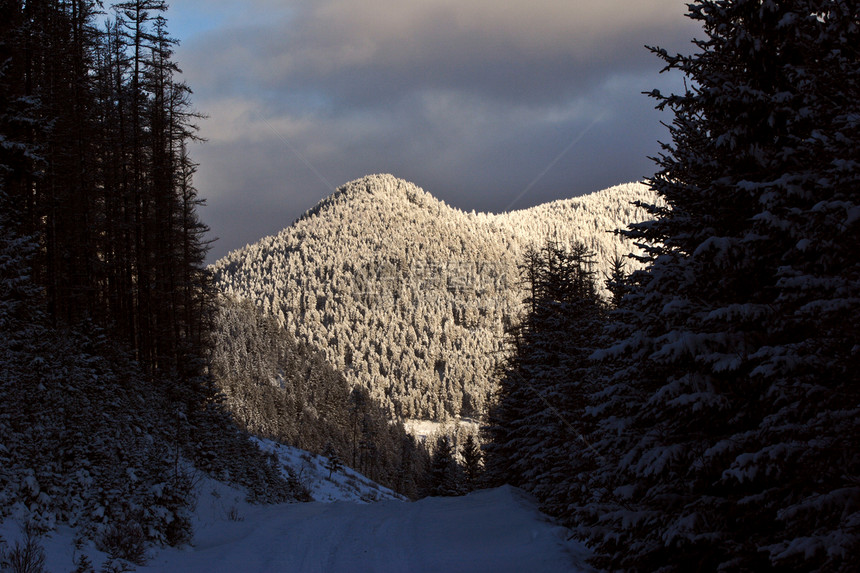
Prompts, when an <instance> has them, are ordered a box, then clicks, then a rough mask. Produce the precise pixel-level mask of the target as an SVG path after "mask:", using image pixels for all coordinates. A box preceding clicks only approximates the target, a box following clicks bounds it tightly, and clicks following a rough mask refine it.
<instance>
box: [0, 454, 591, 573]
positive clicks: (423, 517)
mask: <svg viewBox="0 0 860 573" xmlns="http://www.w3.org/2000/svg"><path fill="white" fill-rule="evenodd" d="M259 444H260V447H261V448H263V449H264V450H267V451H274V452H275V453H276V454H277V455H278V458H279V460H280V462H281V464H282V466H289V467H291V468H293V470H294V472H296V473H298V474H300V478H299V479H300V480H301V481H302V482H303V483H304V484H305V486H306V487H308V489H309V490H310V491H311V495H312V496H313V497H314V499H315V500H317V501H314V502H309V503H287V504H277V505H253V504H250V503H248V502H247V501H246V500H245V493H244V492H243V491H241V490H239V489H236V488H233V487H230V486H228V485H225V484H223V483H220V482H217V481H215V480H212V479H211V478H209V477H206V476H199V479H198V486H197V492H198V498H197V503H196V507H195V511H194V540H193V542H192V543H191V544H190V545H189V546H185V547H180V548H169V547H168V548H162V549H153V550H150V552H149V554H148V556H147V563H146V565H145V566H139V567H137V569H136V570H137V571H140V572H147V571H149V572H172V571H175V572H184V573H193V572H198V571H199V572H206V573H218V572H224V573H227V572H229V573H234V572H242V573H255V572H267V573H268V572H278V571H290V572H316V571H319V572H339V571H343V572H350V573H354V572H362V571H366V572H401V571H408V572H414V573H421V572H436V571H444V572H458V571H464V572H465V571H468V572H471V573H481V572H485V571H486V572H498V573H504V572H506V571H510V572H520V571H541V572H546V573H554V572H576V571H589V570H590V568H589V567H588V566H587V565H586V564H585V559H586V557H587V556H588V550H587V549H586V548H585V547H584V546H583V545H582V544H581V543H579V542H577V541H573V540H570V539H568V537H569V535H570V531H569V530H567V529H565V528H563V527H561V526H559V525H556V524H554V523H553V522H552V521H551V520H550V519H549V518H547V517H546V516H544V515H543V514H541V513H540V512H539V511H538V509H537V503H536V501H535V500H534V499H533V498H532V497H531V496H529V495H528V494H526V493H525V492H523V491H522V490H519V489H517V488H513V487H510V486H503V487H500V488H495V489H490V490H481V491H477V492H474V493H471V494H469V495H467V496H464V497H445V498H426V499H422V500H420V501H417V502H408V501H403V498H402V497H400V496H398V495H397V494H396V493H394V492H392V491H391V490H388V489H386V488H384V487H382V486H379V485H378V484H375V483H374V482H372V481H371V480H369V479H367V478H366V477H364V476H362V475H360V474H358V473H356V472H353V471H352V470H349V469H347V468H344V469H342V470H341V471H340V472H335V473H334V474H333V475H332V479H331V480H329V479H328V475H329V471H328V470H327V469H326V468H325V462H326V459H325V458H323V457H321V456H315V455H313V454H309V453H307V452H304V451H302V450H299V449H296V448H291V447H289V446H284V445H279V444H276V443H274V442H270V441H266V440H260V441H259ZM284 471H285V472H286V468H285V469H284ZM371 501H373V502H374V503H369V502H371ZM0 536H2V537H3V538H5V540H6V542H7V549H11V547H12V546H13V545H14V542H15V541H16V540H18V539H20V537H21V532H20V528H19V524H18V523H17V522H16V521H15V520H12V519H9V520H6V521H5V522H3V523H0ZM74 538H75V531H74V530H72V529H71V528H68V527H60V528H58V529H57V530H56V531H54V532H51V533H49V534H47V535H45V536H43V537H40V538H39V539H38V541H39V543H40V545H42V546H43V547H44V549H45V553H46V569H47V571H70V570H72V569H73V568H74V565H73V562H74V560H75V559H76V558H77V557H78V556H79V555H81V554H82V553H83V554H85V555H86V556H87V557H88V558H89V559H90V561H91V562H92V564H93V565H94V566H95V569H96V570H99V568H100V567H101V566H102V564H103V563H104V562H105V561H106V559H107V556H106V555H105V554H104V553H101V552H99V551H98V550H97V549H96V548H95V547H94V545H93V544H92V543H91V542H90V543H87V544H85V545H84V546H83V547H79V548H78V549H76V548H75V544H74Z"/></svg>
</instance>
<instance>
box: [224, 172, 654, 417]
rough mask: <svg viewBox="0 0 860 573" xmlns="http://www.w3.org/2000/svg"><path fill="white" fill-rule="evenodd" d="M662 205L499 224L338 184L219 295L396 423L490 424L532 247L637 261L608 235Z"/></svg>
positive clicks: (406, 190)
mask: <svg viewBox="0 0 860 573" xmlns="http://www.w3.org/2000/svg"><path fill="white" fill-rule="evenodd" d="M639 200H646V201H651V202H653V201H654V197H653V196H652V195H651V194H650V192H649V191H648V190H647V188H646V187H645V186H643V185H640V184H628V185H621V186H618V187H614V188H612V189H607V190H605V191H600V192H597V193H594V194H591V195H588V196H585V197H580V198H576V199H569V200H564V201H557V202H554V203H550V204H547V205H541V206H538V207H534V208H532V209H527V210H523V211H516V212H512V213H505V214H499V215H493V214H486V213H477V214H476V213H465V212H463V211H460V210H457V209H454V208H451V207H449V206H448V205H446V204H445V203H443V202H441V201H439V200H437V199H435V198H434V197H432V196H431V195H430V194H429V193H426V192H424V191H423V190H421V189H420V188H418V187H416V186H415V185H413V184H411V183H408V182H406V181H402V180H399V179H396V178H394V177H392V176H391V175H374V176H369V177H365V178H363V179H359V180H357V181H353V182H351V183H348V184H346V185H344V186H343V187H342V188H341V189H340V190H339V191H338V192H337V193H335V194H334V195H332V196H331V197H329V198H327V199H325V200H324V201H322V202H321V203H320V204H318V205H317V206H316V207H315V208H314V209H312V210H311V211H309V212H308V213H307V214H305V215H304V216H303V217H302V218H301V219H299V220H298V221H297V222H296V223H295V224H293V225H292V226H290V227H288V228H286V229H284V231H282V232H281V233H280V234H278V235H275V236H271V237H266V238H264V239H262V240H260V241H259V242H257V243H255V244H253V245H249V246H247V247H245V248H244V249H241V250H238V251H234V252H232V253H230V254H229V255H228V256H227V257H225V258H224V259H222V260H220V261H218V262H217V263H216V264H215V265H214V267H213V271H214V274H215V280H216V284H217V285H218V287H219V288H220V289H221V290H222V291H224V292H225V293H227V294H230V295H233V296H238V297H242V298H246V299H248V300H251V301H253V302H254V304H256V305H257V306H258V307H259V308H260V309H262V310H263V312H265V313H268V314H271V315H272V316H274V317H275V318H276V319H277V320H278V322H279V323H280V324H281V325H283V326H284V327H285V328H286V330H287V331H288V332H290V333H291V334H293V335H294V336H295V337H296V338H297V339H299V340H302V341H305V342H307V343H309V344H312V345H314V346H316V347H318V348H319V349H321V350H322V351H323V353H324V355H325V357H326V359H327V360H328V361H329V362H330V363H331V364H333V365H334V366H335V367H336V368H338V369H339V370H341V371H343V372H344V373H345V374H346V376H347V378H348V380H350V381H351V382H353V383H355V382H357V383H359V384H360V385H361V386H363V387H366V388H368V389H369V390H370V392H371V396H372V397H373V398H375V399H377V400H379V401H380V402H381V403H382V404H384V405H385V406H386V407H387V408H388V409H389V411H390V414H392V415H397V416H400V417H404V418H424V419H437V420H444V419H446V418H448V417H451V416H458V415H463V416H476V415H480V414H481V413H483V412H485V409H486V404H487V400H488V396H489V395H490V393H491V392H492V389H493V384H492V373H493V371H494V369H495V368H496V366H497V365H498V364H499V363H500V359H501V358H502V356H503V355H504V352H505V350H506V349H505V344H504V333H505V327H506V325H510V324H512V323H514V322H516V320H517V319H518V315H519V313H520V309H521V300H522V298H523V297H522V292H523V290H522V288H523V287H522V284H521V280H520V271H519V269H518V265H519V264H520V263H521V261H522V257H523V255H524V253H525V252H526V250H527V249H528V247H529V246H532V245H536V244H542V243H544V242H545V241H547V240H551V241H555V242H558V243H559V244H560V245H568V246H569V245H570V244H572V243H573V242H575V241H580V242H582V243H584V244H585V245H587V246H588V247H589V248H590V249H591V250H593V251H594V252H596V253H597V256H596V258H595V261H596V264H595V265H594V268H593V270H594V271H595V272H596V273H597V275H598V276H603V275H604V274H608V273H609V272H610V270H611V260H612V259H613V258H614V257H615V256H617V255H624V254H626V253H628V252H630V251H631V250H632V248H633V247H632V243H630V242H629V241H624V240H622V239H620V238H619V237H618V236H617V235H615V234H613V231H614V230H616V229H619V228H622V227H625V226H626V225H628V224H629V223H632V222H636V221H641V220H642V219H643V218H644V217H645V212H644V210H642V209H640V208H638V207H636V206H634V205H633V204H632V203H633V202H635V201H639Z"/></svg>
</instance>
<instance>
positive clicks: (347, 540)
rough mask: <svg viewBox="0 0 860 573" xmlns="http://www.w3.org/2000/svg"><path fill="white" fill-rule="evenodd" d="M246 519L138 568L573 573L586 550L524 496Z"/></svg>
mask: <svg viewBox="0 0 860 573" xmlns="http://www.w3.org/2000/svg"><path fill="white" fill-rule="evenodd" d="M242 518H243V520H242V521H230V520H220V521H215V522H212V523H210V524H207V525H201V526H198V529H197V532H196V535H195V542H194V546H193V547H192V548H186V549H180V550H174V549H167V550H163V551H161V552H160V553H159V554H158V555H156V556H154V558H153V559H152V560H150V561H149V563H148V565H147V567H141V568H139V569H138V570H139V571H177V572H179V571H182V572H195V571H200V572H209V573H218V572H223V573H239V572H244V573H251V572H278V571H289V572H314V571H319V572H326V573H329V572H332V573H333V572H350V573H356V572H363V571H366V572H371V571H373V572H409V573H412V572H416V573H417V572H437V571H444V572H457V571H464V572H465V571H468V572H471V573H479V572H483V571H486V572H495V573H502V572H506V571H510V572H532V571H534V572H538V571H539V572H547V573H552V572H562V571H564V572H571V571H585V570H587V568H586V567H585V566H584V565H583V561H584V556H585V555H586V551H585V549H584V548H582V547H581V546H580V545H578V544H577V543H576V542H569V541H566V540H565V533H566V530H564V529H563V528H560V527H558V526H555V525H553V524H551V523H549V522H547V521H546V519H545V518H544V517H543V516H541V514H540V513H539V512H537V510H536V509H535V506H534V503H533V502H532V501H531V500H530V499H529V498H528V497H527V496H526V495H525V494H523V493H522V492H521V491H520V490H517V489H515V488H511V487H502V488H497V489H493V490H485V491H479V492H475V493H473V494H471V495H469V496H466V497H459V498H429V499H424V500H421V501H418V502H415V503H405V502H399V501H384V502H378V503H373V504H367V505H362V504H356V503H351V502H336V503H304V504H289V505H278V506H245V507H243V508H242Z"/></svg>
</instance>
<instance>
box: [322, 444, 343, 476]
mask: <svg viewBox="0 0 860 573" xmlns="http://www.w3.org/2000/svg"><path fill="white" fill-rule="evenodd" d="M322 455H323V456H325V457H326V458H328V460H327V461H326V464H325V467H326V469H327V470H328V478H329V479H331V476H332V474H333V473H334V472H339V471H340V469H341V467H342V463H341V461H340V456H339V455H338V454H337V450H335V449H334V446H333V445H332V443H331V442H326V445H325V447H324V448H323V451H322Z"/></svg>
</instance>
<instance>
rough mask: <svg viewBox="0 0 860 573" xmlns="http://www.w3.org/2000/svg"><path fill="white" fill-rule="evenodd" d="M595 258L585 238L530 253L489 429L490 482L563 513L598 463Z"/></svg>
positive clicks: (599, 325)
mask: <svg viewBox="0 0 860 573" xmlns="http://www.w3.org/2000/svg"><path fill="white" fill-rule="evenodd" d="M591 260H592V255H591V253H590V252H589V251H588V249H587V248H586V247H585V246H584V245H581V244H574V245H573V247H572V248H571V249H570V250H565V249H563V248H561V247H560V246H559V245H557V244H554V243H547V244H546V245H545V246H544V247H543V248H542V249H541V250H540V251H536V250H533V251H530V252H529V253H527V256H526V261H525V263H524V265H523V268H522V271H523V276H524V279H525V281H526V283H527V288H528V290H529V292H530V295H529V297H528V298H527V299H526V301H525V306H526V308H527V309H528V310H529V311H528V313H527V314H526V315H525V316H524V318H523V320H522V323H521V324H520V325H519V326H518V327H517V328H515V329H514V330H513V333H512V334H513V336H512V343H513V347H514V348H513V349H514V352H513V355H512V356H511V358H510V360H509V361H508V364H507V366H506V368H505V370H504V372H503V373H502V377H501V380H500V385H499V392H498V397H497V400H496V402H495V403H494V404H493V406H492V408H491V410H490V415H489V425H488V427H487V429H486V432H487V434H488V436H487V437H488V440H487V441H488V443H487V444H486V445H485V450H486V452H487V460H486V465H487V474H488V477H489V479H490V481H491V482H493V483H510V484H512V485H516V486H518V487H523V488H525V489H527V490H529V491H531V492H533V493H535V494H536V495H537V496H538V498H539V499H540V500H541V501H542V502H543V504H544V509H546V510H547V511H549V512H550V513H553V514H556V515H561V514H563V513H565V512H566V511H567V508H568V506H569V504H570V503H572V502H573V498H574V496H576V495H579V492H580V491H581V483H582V480H583V479H584V478H583V474H584V473H586V472H587V471H589V470H590V468H591V467H592V466H590V465H588V464H587V463H586V460H587V459H588V458H587V456H585V455H584V453H585V450H586V449H587V447H588V443H587V442H585V441H584V440H583V438H582V436H583V434H586V433H588V431H589V430H590V428H589V426H587V423H588V420H587V419H586V416H585V411H586V407H587V406H588V405H589V402H588V396H589V395H590V394H591V393H592V392H593V391H594V383H595V378H596V376H595V369H594V367H593V365H592V364H591V363H590V362H589V360H588V356H589V354H590V353H591V352H592V351H593V350H594V349H595V348H597V347H598V345H599V344H601V343H602V329H603V322H604V317H605V308H604V307H605V304H604V302H603V301H602V299H601V298H600V296H599V295H598V294H597V289H596V285H595V278H594V273H593V271H591V268H590V266H591ZM589 463H591V462H589Z"/></svg>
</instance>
